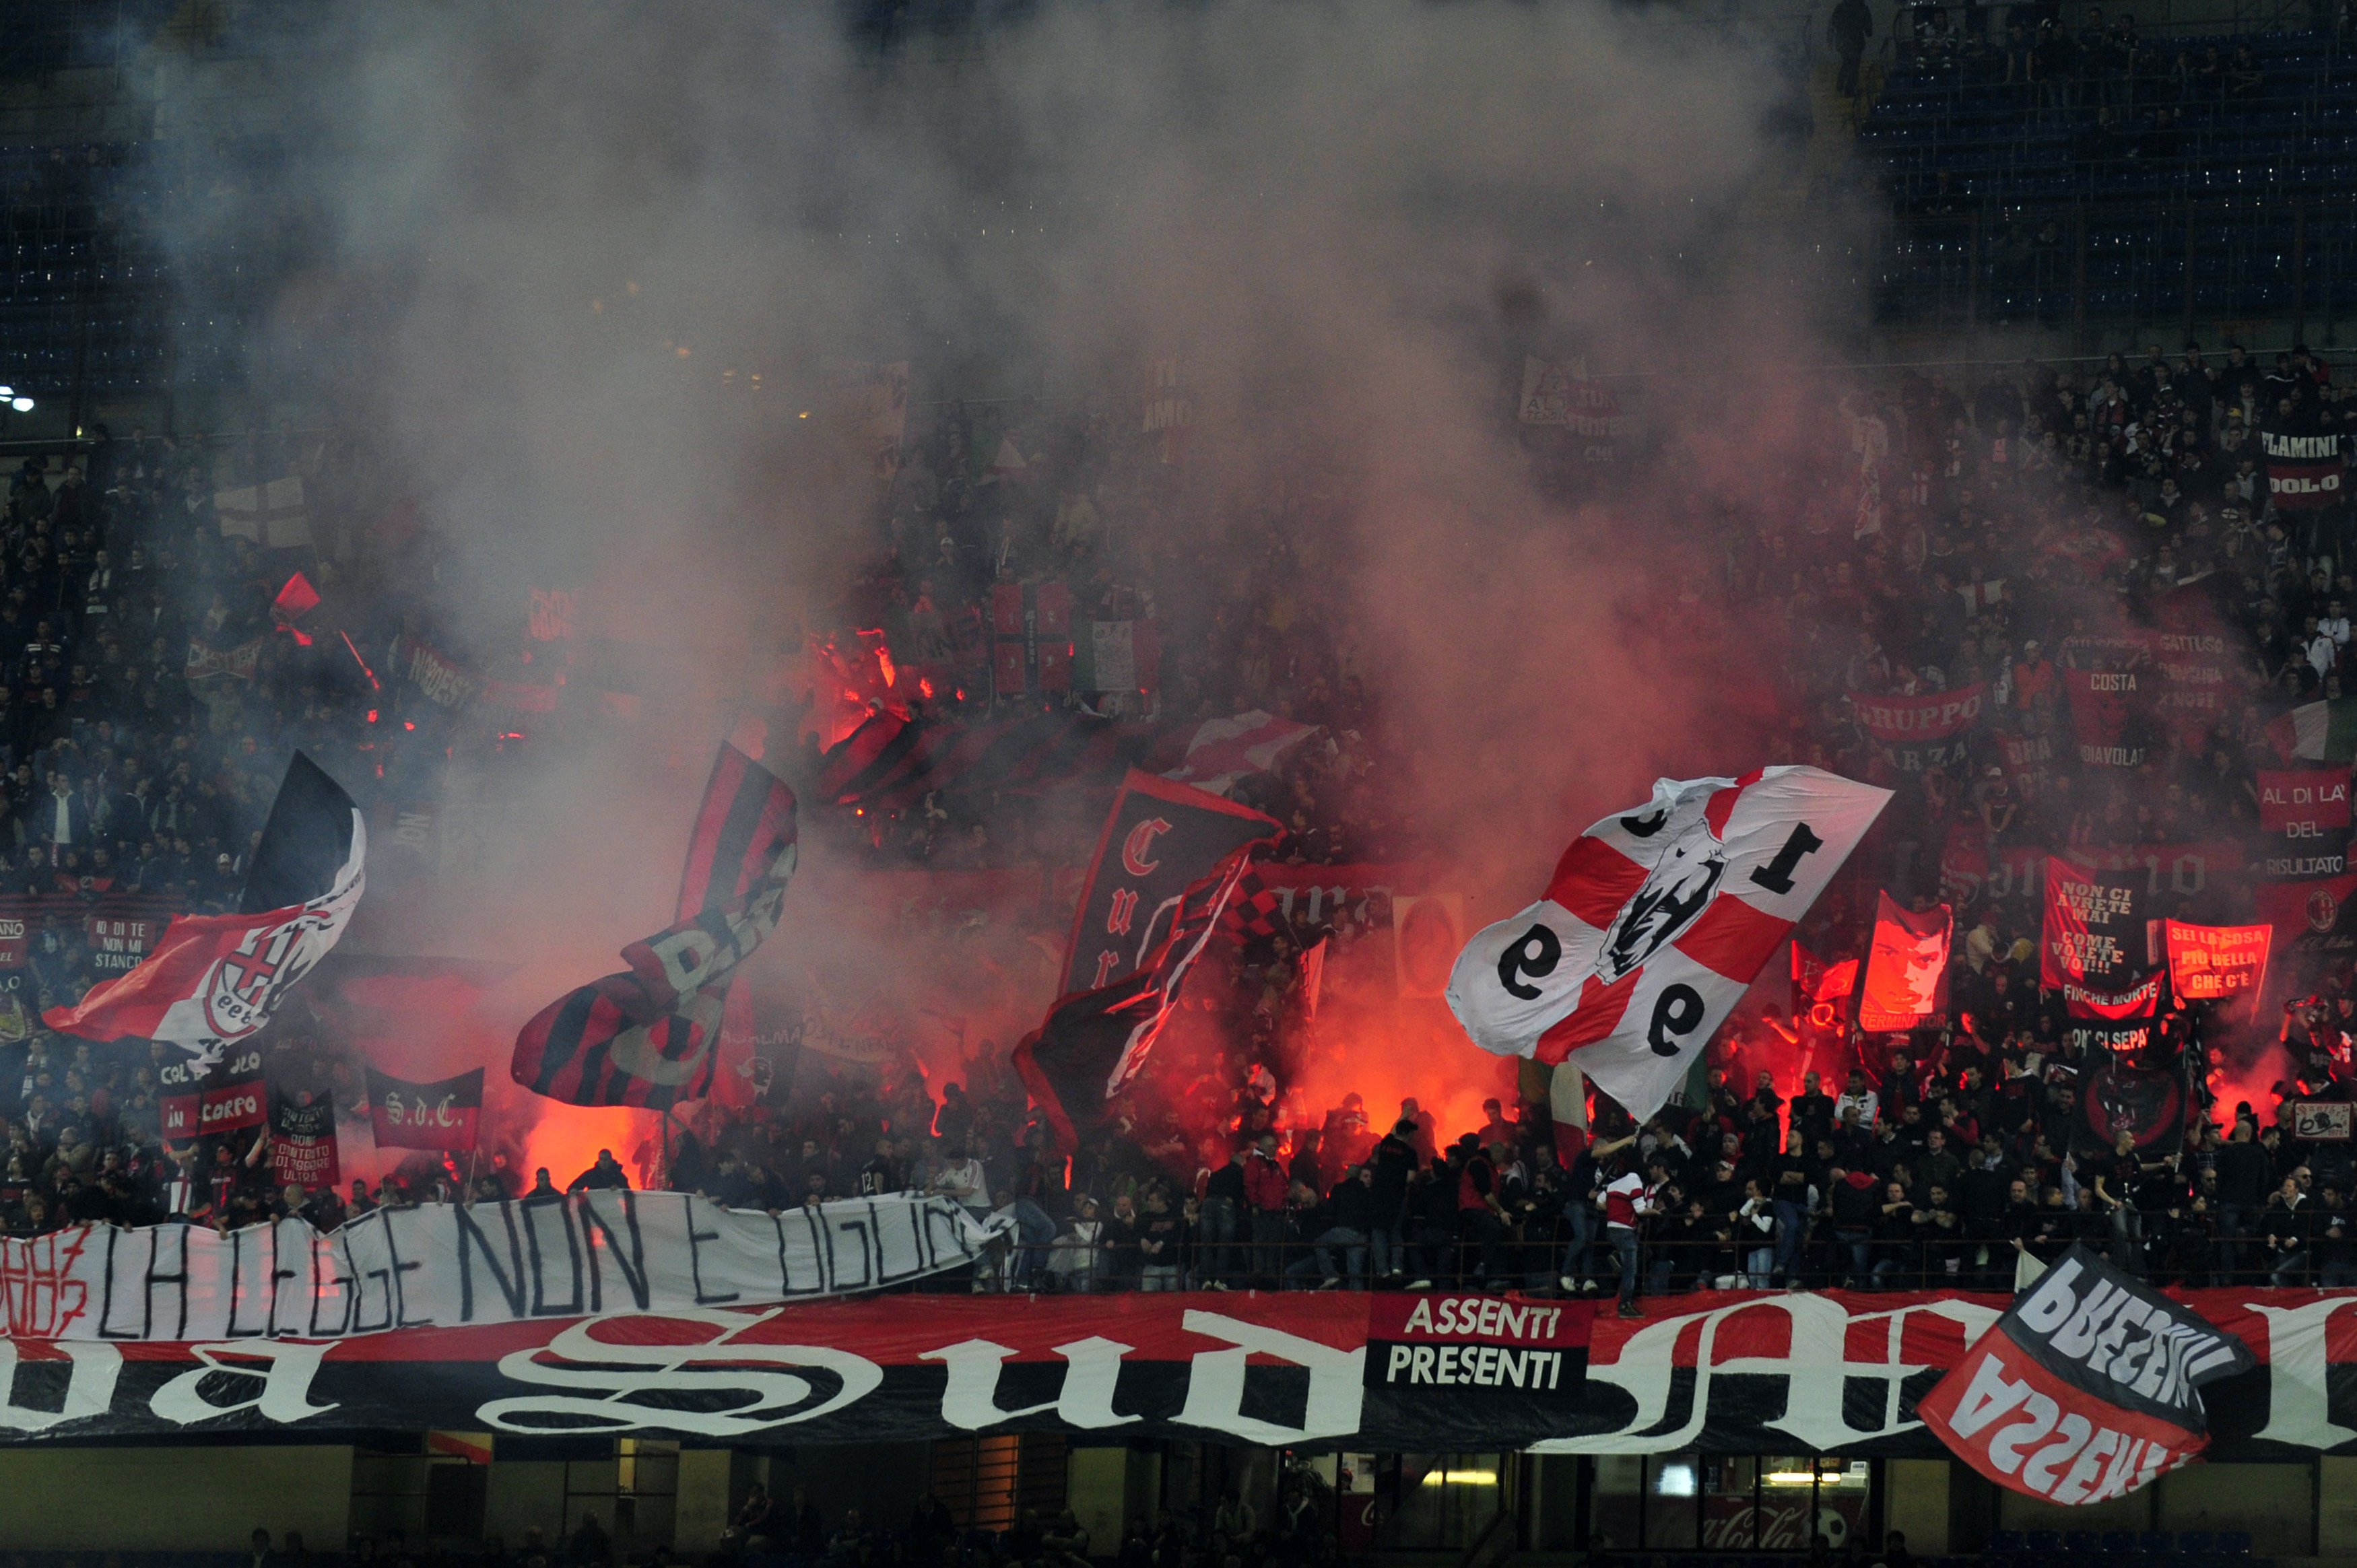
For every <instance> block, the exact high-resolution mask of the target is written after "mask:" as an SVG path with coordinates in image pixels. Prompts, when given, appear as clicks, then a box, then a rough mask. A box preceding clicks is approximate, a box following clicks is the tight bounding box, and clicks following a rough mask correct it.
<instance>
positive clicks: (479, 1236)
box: [450, 1197, 527, 1323]
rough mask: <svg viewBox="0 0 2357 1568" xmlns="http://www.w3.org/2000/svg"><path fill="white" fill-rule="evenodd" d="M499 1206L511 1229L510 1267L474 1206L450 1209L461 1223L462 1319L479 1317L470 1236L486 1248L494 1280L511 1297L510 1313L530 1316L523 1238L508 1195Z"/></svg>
mask: <svg viewBox="0 0 2357 1568" xmlns="http://www.w3.org/2000/svg"><path fill="white" fill-rule="evenodd" d="M499 1209H500V1220H501V1221H502V1222H503V1223H504V1224H505V1225H506V1226H507V1230H508V1262H509V1268H508V1269H502V1268H500V1261H499V1258H498V1256H497V1255H496V1254H495V1253H494V1252H493V1251H491V1242H490V1238H489V1237H488V1236H485V1235H484V1234H483V1232H482V1231H481V1230H479V1228H478V1227H477V1226H476V1224H475V1212H474V1208H473V1207H471V1206H469V1205H467V1204H455V1205H453V1206H452V1207H451V1209H450V1218H451V1219H455V1220H457V1223H458V1321H459V1322H461V1323H472V1322H474V1321H475V1268H474V1261H473V1256H472V1250H471V1249H470V1248H468V1245H467V1239H468V1237H470V1236H471V1237H472V1238H474V1243H475V1246H476V1247H479V1248H480V1249H481V1250H482V1253H483V1266H484V1267H485V1268H487V1269H489V1270H490V1271H491V1281H492V1283H494V1284H496V1285H497V1286H498V1287H499V1292H500V1295H501V1296H503V1297H505V1298H506V1300H507V1304H508V1316H510V1317H522V1316H527V1314H526V1313H525V1312H524V1309H523V1242H522V1239H520V1238H519V1237H518V1236H517V1235H516V1223H515V1215H514V1214H513V1213H512V1212H511V1211H510V1209H509V1208H508V1200H507V1199H506V1198H504V1197H503V1198H501V1199H500V1203H499ZM510 1270H512V1271H513V1272H512V1273H511V1272H510Z"/></svg>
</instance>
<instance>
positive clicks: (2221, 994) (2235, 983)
mask: <svg viewBox="0 0 2357 1568" xmlns="http://www.w3.org/2000/svg"><path fill="white" fill-rule="evenodd" d="M2167 935H2168V940H2169V985H2170V986H2171V987H2172V988H2173V989H2174V990H2175V991H2176V993H2177V994H2178V995H2179V996H2180V997H2182V998H2183V999H2184V1000H2186V1001H2188V1002H2223V1001H2232V1000H2233V999H2235V998H2238V997H2245V996H2247V997H2252V998H2256V997H2257V995H2258V993H2259V989H2260V987H2261V986H2263V985H2264V984H2265V983H2266V973H2267V948H2268V945H2269V939H2271V938H2272V937H2273V936H2274V935H2275V932H2274V930H2273V929H2271V928H2269V927H2266V926H2189V925H2187V924H2186V923H2185V922H2183V921H2182V920H2170V921H2169V922H2168V933H2167Z"/></svg>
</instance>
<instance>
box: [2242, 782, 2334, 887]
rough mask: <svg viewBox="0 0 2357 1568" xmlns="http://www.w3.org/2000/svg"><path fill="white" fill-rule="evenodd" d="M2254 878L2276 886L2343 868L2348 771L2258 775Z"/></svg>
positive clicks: (2331, 872) (2328, 873)
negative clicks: (2258, 844) (2258, 845)
mask: <svg viewBox="0 0 2357 1568" xmlns="http://www.w3.org/2000/svg"><path fill="white" fill-rule="evenodd" d="M2258 786H2259V832H2260V833H2261V835H2262V836H2263V838H2264V841H2265V842H2264V845H2263V850H2262V855H2261V860H2260V865H2259V874H2260V875H2263V876H2266V877H2267V878H2268V879H2269V880H2271V881H2276V882H2282V881H2289V880H2293V879H2298V878H2307V877H2316V876H2339V875H2343V874H2344V873H2346V872H2347V871H2348V869H2349V821H2350V819H2349V773H2348V770H2347V769H2346V768H2299V769H2294V770H2291V771H2286V772H2278V771H2275V770H2272V769H2266V768H2262V769H2261V770H2260V772H2259V776H2258Z"/></svg>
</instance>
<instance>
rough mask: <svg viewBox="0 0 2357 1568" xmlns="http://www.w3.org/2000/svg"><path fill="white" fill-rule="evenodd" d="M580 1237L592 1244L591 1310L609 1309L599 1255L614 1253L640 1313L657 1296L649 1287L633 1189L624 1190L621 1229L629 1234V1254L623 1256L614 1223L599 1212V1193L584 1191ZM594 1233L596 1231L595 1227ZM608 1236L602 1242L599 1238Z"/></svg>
mask: <svg viewBox="0 0 2357 1568" xmlns="http://www.w3.org/2000/svg"><path fill="white" fill-rule="evenodd" d="M580 1201H581V1236H582V1240H585V1241H587V1242H588V1244H589V1310H590V1311H592V1312H603V1311H605V1310H606V1280H605V1273H604V1271H603V1270H601V1269H600V1268H599V1267H598V1264H597V1254H598V1253H600V1252H609V1253H611V1254H613V1259H614V1266H615V1267H616V1268H618V1269H619V1270H621V1271H622V1283H623V1284H624V1285H625V1286H627V1287H628V1288H629V1290H630V1301H631V1303H632V1304H633V1305H636V1306H637V1307H638V1309H639V1310H640V1312H644V1311H646V1309H647V1306H648V1305H649V1304H650V1303H651V1301H652V1300H653V1299H654V1297H653V1295H652V1294H651V1292H650V1291H649V1290H648V1288H647V1243H646V1238H645V1237H643V1236H641V1235H640V1234H639V1205H638V1200H637V1198H636V1197H633V1196H632V1195H631V1193H630V1189H628V1188H627V1187H626V1188H624V1189H623V1191H622V1228H623V1229H624V1230H628V1231H629V1232H630V1256H628V1257H624V1256H623V1255H622V1249H621V1247H620V1245H619V1242H620V1240H621V1239H620V1238H619V1237H618V1236H616V1235H615V1234H614V1222H613V1221H612V1220H610V1219H607V1218H606V1217H605V1216H604V1215H602V1214H600V1213H598V1212H597V1202H596V1195H595V1194H594V1193H591V1192H587V1191H584V1192H583V1193H582V1194H581V1200H580ZM593 1227H594V1228H595V1229H594V1232H593V1229H592V1228H593ZM601 1236H602V1237H603V1238H605V1240H604V1241H603V1242H602V1243H601V1242H600V1241H599V1240H598V1238H599V1237H601Z"/></svg>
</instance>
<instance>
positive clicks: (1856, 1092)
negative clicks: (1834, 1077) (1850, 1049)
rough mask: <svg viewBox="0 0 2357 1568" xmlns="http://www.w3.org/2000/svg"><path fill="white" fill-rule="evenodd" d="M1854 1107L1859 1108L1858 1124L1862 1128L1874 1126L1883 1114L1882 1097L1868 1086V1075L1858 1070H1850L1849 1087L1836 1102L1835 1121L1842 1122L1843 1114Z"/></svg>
mask: <svg viewBox="0 0 2357 1568" xmlns="http://www.w3.org/2000/svg"><path fill="white" fill-rule="evenodd" d="M1853 1105H1855V1106H1857V1122H1858V1125H1859V1126H1861V1127H1871V1126H1873V1125H1874V1122H1875V1119H1876V1118H1877V1117H1878V1116H1879V1115H1880V1114H1881V1113H1882V1099H1881V1097H1880V1096H1879V1095H1878V1094H1876V1093H1875V1092H1874V1090H1871V1089H1868V1088H1867V1086H1866V1074H1864V1073H1863V1072H1860V1071H1859V1070H1858V1069H1856V1068H1852V1069H1850V1072H1849V1083H1848V1086H1847V1087H1846V1088H1845V1089H1844V1090H1842V1091H1841V1096H1840V1098H1838V1099H1836V1100H1835V1101H1834V1120H1835V1121H1836V1122H1838V1121H1840V1120H1841V1119H1842V1112H1844V1111H1846V1110H1847V1109H1849V1107H1851V1106H1853Z"/></svg>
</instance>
